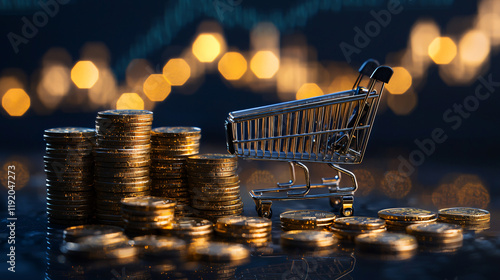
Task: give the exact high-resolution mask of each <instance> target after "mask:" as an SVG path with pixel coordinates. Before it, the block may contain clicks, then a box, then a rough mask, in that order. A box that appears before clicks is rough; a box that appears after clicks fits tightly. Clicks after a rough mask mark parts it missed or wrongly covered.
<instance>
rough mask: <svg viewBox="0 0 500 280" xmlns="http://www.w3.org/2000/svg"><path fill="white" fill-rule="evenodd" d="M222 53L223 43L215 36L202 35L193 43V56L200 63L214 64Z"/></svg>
mask: <svg viewBox="0 0 500 280" xmlns="http://www.w3.org/2000/svg"><path fill="white" fill-rule="evenodd" d="M220 52H221V43H220V42H219V40H217V38H216V37H215V36H214V34H209V33H202V34H200V35H198V37H197V38H196V40H195V41H194V43H193V54H194V55H195V56H196V58H198V60H199V61H200V62H212V61H214V60H215V58H217V56H219V54H220Z"/></svg>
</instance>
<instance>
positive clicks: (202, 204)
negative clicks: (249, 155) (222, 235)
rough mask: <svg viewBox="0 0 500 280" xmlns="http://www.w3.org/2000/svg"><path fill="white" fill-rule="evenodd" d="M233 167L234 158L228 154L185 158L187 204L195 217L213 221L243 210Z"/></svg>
mask: <svg viewBox="0 0 500 280" xmlns="http://www.w3.org/2000/svg"><path fill="white" fill-rule="evenodd" d="M237 168H238V158H237V157H236V156H233V155H229V154H204V155H195V156H191V157H189V158H188V160H187V169H188V180H189V190H190V192H191V206H192V207H193V208H194V209H195V210H196V213H195V214H196V215H197V216H199V217H202V218H206V219H209V220H212V221H216V220H217V219H218V218H221V217H226V216H231V215H240V214H241V213H242V212H243V202H242V200H241V196H240V181H239V177H238V175H237V174H236V169H237Z"/></svg>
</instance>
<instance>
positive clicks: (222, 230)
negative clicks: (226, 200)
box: [215, 216, 272, 247]
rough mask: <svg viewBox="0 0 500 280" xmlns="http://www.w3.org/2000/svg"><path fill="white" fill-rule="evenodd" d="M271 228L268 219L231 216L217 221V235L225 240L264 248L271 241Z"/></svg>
mask: <svg viewBox="0 0 500 280" xmlns="http://www.w3.org/2000/svg"><path fill="white" fill-rule="evenodd" d="M271 227H272V222H271V220H269V219H266V218H255V217H243V216H229V217H223V218H219V219H218V220H217V223H216V224H215V233H216V234H217V235H218V236H220V237H222V238H223V239H225V240H231V241H234V242H238V243H244V244H248V245H251V246H255V247H262V246H266V245H267V244H269V242H270V241H271Z"/></svg>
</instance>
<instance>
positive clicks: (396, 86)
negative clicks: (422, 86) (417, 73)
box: [386, 67, 412, 94]
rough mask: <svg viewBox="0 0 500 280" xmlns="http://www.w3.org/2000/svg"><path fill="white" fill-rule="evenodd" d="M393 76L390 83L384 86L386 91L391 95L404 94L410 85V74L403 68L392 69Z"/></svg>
mask: <svg viewBox="0 0 500 280" xmlns="http://www.w3.org/2000/svg"><path fill="white" fill-rule="evenodd" d="M392 70H394V74H393V75H392V78H391V80H390V82H389V83H388V84H387V85H386V88H387V90H388V91H389V92H390V93H392V94H403V93H405V92H406V91H407V90H408V89H409V88H410V87H411V84H412V77H411V74H410V72H408V70H406V69H405V68H404V67H393V68H392Z"/></svg>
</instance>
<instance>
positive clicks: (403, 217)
mask: <svg viewBox="0 0 500 280" xmlns="http://www.w3.org/2000/svg"><path fill="white" fill-rule="evenodd" d="M378 216H379V217H380V218H382V219H384V220H385V223H386V224H387V230H391V231H401V232H406V227H407V226H409V225H413V224H425V223H434V222H436V220H437V215H436V213H434V212H432V211H429V210H424V209H419V208H409V207H403V208H388V209H383V210H380V211H378Z"/></svg>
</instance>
